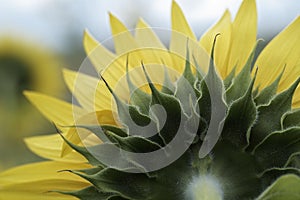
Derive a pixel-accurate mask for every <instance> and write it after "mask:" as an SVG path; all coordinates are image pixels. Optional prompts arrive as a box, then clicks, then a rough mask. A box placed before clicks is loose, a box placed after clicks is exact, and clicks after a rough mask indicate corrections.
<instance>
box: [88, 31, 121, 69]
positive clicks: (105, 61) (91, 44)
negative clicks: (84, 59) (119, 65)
mask: <svg viewBox="0 0 300 200" xmlns="http://www.w3.org/2000/svg"><path fill="white" fill-rule="evenodd" d="M83 46H84V49H85V52H86V54H87V56H88V58H89V59H90V60H91V62H92V64H93V66H94V67H95V69H96V70H97V72H100V71H101V70H103V69H104V68H105V67H106V66H108V65H109V64H110V63H111V62H112V61H113V60H115V59H116V55H115V54H113V53H112V52H110V51H109V50H108V49H106V48H105V47H104V46H102V45H101V44H100V43H99V42H98V41H97V40H96V39H95V38H93V36H92V35H91V34H90V33H89V32H88V31H87V30H86V31H85V32H84V36H83Z"/></svg>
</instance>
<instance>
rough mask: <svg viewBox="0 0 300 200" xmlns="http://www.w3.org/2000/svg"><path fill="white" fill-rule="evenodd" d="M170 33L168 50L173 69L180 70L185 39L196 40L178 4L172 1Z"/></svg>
mask: <svg viewBox="0 0 300 200" xmlns="http://www.w3.org/2000/svg"><path fill="white" fill-rule="evenodd" d="M171 15H172V35H171V41H170V51H171V53H172V54H173V55H172V58H173V63H176V65H174V69H176V70H177V71H179V72H182V70H183V66H184V63H185V59H183V58H185V56H186V46H187V41H188V40H192V41H196V40H197V38H196V36H195V34H194V33H193V31H192V29H191V27H190V26H189V24H188V22H187V20H186V19H185V16H184V14H183V12H182V10H181V9H180V7H179V5H178V4H177V3H176V2H175V1H172V13H171Z"/></svg>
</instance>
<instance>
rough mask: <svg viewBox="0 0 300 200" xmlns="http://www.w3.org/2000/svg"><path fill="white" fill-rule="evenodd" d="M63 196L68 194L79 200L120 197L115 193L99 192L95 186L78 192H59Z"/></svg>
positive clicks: (108, 199)
mask: <svg viewBox="0 0 300 200" xmlns="http://www.w3.org/2000/svg"><path fill="white" fill-rule="evenodd" d="M59 193H61V194H67V195H71V196H74V197H77V198H79V199H80V200H100V199H101V200H110V199H111V198H112V197H116V196H118V195H117V194H114V193H105V192H101V191H99V190H98V189H97V188H95V187H94V186H90V187H87V188H84V189H82V190H78V191H70V192H64V191H62V192H59Z"/></svg>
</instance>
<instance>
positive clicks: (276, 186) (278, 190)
mask: <svg viewBox="0 0 300 200" xmlns="http://www.w3.org/2000/svg"><path fill="white" fill-rule="evenodd" d="M297 171H298V170H297V169H293V168H286V169H271V170H270V171H268V172H266V173H265V174H264V177H263V178H262V180H263V188H266V189H265V190H264V191H263V193H262V194H261V195H260V196H259V197H258V198H256V200H286V199H289V200H296V199H298V198H297V196H298V194H297V192H298V191H299V186H298V185H299V184H300V179H299V172H297ZM284 177H294V178H296V179H294V178H293V179H294V181H293V184H292V185H289V181H288V179H285V178H284ZM296 180H297V181H296ZM284 182H286V183H287V185H286V186H285V184H284ZM292 188H294V189H292ZM295 192H296V193H295ZM293 194H297V195H296V196H293ZM290 197H292V198H290ZM295 197H296V198H295Z"/></svg>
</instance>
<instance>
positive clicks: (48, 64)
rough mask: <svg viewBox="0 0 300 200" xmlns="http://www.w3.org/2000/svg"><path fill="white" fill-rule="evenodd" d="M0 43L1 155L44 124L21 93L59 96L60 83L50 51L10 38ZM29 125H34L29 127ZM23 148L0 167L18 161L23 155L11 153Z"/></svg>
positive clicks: (3, 39) (62, 85)
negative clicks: (24, 91) (31, 92)
mask: <svg viewBox="0 0 300 200" xmlns="http://www.w3.org/2000/svg"><path fill="white" fill-rule="evenodd" d="M0 43H1V45H0V107H1V109H0V126H1V135H0V138H1V145H0V146H1V152H4V151H5V148H8V147H9V146H12V145H15V146H19V145H22V144H21V143H18V144H17V143H16V141H17V140H20V138H23V137H24V136H25V135H27V136H28V134H29V133H31V132H33V131H36V130H38V127H39V128H40V129H41V127H43V128H45V127H46V126H45V125H46V124H47V121H45V120H43V119H42V118H41V115H40V114H39V113H38V112H36V109H35V108H34V107H33V106H32V105H30V103H28V100H27V99H26V98H25V97H24V95H23V93H22V92H23V90H37V91H40V92H44V93H46V94H49V95H57V96H62V94H63V88H64V84H63V81H62V79H60V78H59V73H60V68H59V62H60V61H59V59H58V58H56V57H55V56H54V55H52V53H50V51H48V50H46V49H45V48H43V47H41V46H40V45H38V44H36V43H34V42H29V41H26V40H24V39H21V38H14V37H10V36H2V37H1V38H0ZM53 80H56V81H53ZM33 122H37V124H34V125H33V124H32V123H33ZM48 127H49V125H48ZM23 146H24V145H23ZM24 149H25V147H23V148H16V149H14V150H13V151H11V153H9V154H8V155H7V154H6V155H5V158H4V159H2V158H1V160H2V161H4V163H3V164H2V165H3V167H4V166H6V167H8V166H11V165H12V164H15V162H16V161H17V160H20V159H22V157H24V155H23V156H21V157H17V156H15V155H13V154H17V152H21V151H23V150H24ZM16 157H17V158H16Z"/></svg>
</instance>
